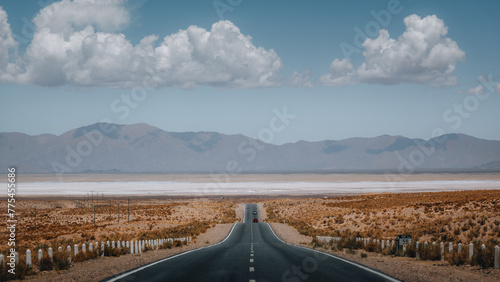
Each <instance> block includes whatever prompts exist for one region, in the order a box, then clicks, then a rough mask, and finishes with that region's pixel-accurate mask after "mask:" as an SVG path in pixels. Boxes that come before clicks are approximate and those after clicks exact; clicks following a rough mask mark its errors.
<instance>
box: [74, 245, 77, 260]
mask: <svg viewBox="0 0 500 282" xmlns="http://www.w3.org/2000/svg"><path fill="white" fill-rule="evenodd" d="M74 251H75V257H76V256H77V255H78V245H77V244H75V250H74Z"/></svg>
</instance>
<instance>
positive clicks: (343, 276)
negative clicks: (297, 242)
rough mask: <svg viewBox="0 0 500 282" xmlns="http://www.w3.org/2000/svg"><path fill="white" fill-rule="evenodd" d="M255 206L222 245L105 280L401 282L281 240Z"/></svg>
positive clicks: (248, 207)
mask: <svg viewBox="0 0 500 282" xmlns="http://www.w3.org/2000/svg"><path fill="white" fill-rule="evenodd" d="M258 218H259V216H258V210H257V205H256V204H247V205H246V206H245V218H244V222H243V223H236V224H235V225H234V226H233V228H232V229H231V232H230V233H229V235H228V236H227V237H226V239H224V240H223V241H222V242H221V243H219V244H216V245H213V246H209V247H205V248H201V249H197V250H192V251H188V252H185V253H182V254H178V255H175V256H172V257H168V258H165V259H162V260H159V261H157V262H154V263H151V264H148V265H145V266H142V267H139V268H136V269H134V270H131V271H128V272H125V273H122V274H119V275H116V276H114V277H112V278H110V279H108V280H107V281H230V282H236V281H245V282H252V281H258V282H264V281H283V282H300V281H398V280H396V279H394V278H392V277H390V276H388V275H386V274H383V273H381V272H378V271H376V270H372V269H370V268H367V267H365V266H362V265H358V264H355V263H352V262H349V261H347V260H344V259H342V258H338V257H334V256H332V255H328V254H325V253H321V252H317V251H314V250H311V249H308V248H304V247H298V246H293V245H289V244H287V243H285V242H283V241H281V240H280V239H279V238H278V237H277V236H276V235H275V234H274V232H273V231H272V229H271V227H270V225H269V224H267V223H260V222H258V223H254V222H253V221H254V219H257V220H258Z"/></svg>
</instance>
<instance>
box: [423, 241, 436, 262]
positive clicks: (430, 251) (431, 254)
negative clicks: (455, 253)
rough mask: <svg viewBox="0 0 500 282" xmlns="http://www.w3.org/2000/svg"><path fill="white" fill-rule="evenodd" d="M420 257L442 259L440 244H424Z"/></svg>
mask: <svg viewBox="0 0 500 282" xmlns="http://www.w3.org/2000/svg"><path fill="white" fill-rule="evenodd" d="M419 253H420V258H421V259H422V260H440V259H441V248H440V247H439V244H438V243H436V244H429V245H427V247H425V246H422V248H421V249H420V252H419Z"/></svg>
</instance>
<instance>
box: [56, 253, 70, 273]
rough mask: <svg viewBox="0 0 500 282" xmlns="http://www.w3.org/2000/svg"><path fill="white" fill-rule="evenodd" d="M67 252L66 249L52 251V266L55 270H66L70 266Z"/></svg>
mask: <svg viewBox="0 0 500 282" xmlns="http://www.w3.org/2000/svg"><path fill="white" fill-rule="evenodd" d="M68 257H69V254H68V252H67V251H63V252H54V256H53V259H54V268H55V269H56V270H66V269H69V267H70V262H69V260H68Z"/></svg>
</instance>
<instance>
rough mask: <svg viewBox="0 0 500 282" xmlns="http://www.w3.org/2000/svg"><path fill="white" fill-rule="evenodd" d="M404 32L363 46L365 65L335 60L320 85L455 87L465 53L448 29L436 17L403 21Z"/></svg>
mask: <svg viewBox="0 0 500 282" xmlns="http://www.w3.org/2000/svg"><path fill="white" fill-rule="evenodd" d="M404 24H405V26H406V31H405V32H404V33H403V34H402V35H401V36H399V37H398V38H397V39H394V38H391V37H390V35H389V32H388V31H387V30H385V29H381V30H380V31H379V36H378V37H377V38H375V39H371V38H367V39H366V40H365V41H364V42H363V47H364V51H363V56H364V57H365V60H364V62H363V63H362V64H361V66H359V67H358V68H354V66H353V65H352V64H351V62H350V61H349V60H348V59H343V60H339V59H335V60H334V61H333V62H332V64H331V66H330V73H329V74H326V75H323V76H321V77H320V83H321V84H323V85H345V84H355V83H378V84H399V83H416V84H428V85H431V86H436V87H439V86H454V85H456V84H457V81H458V78H457V77H456V76H455V74H454V73H453V71H454V70H455V66H456V64H457V62H458V61H463V60H464V59H465V52H464V51H463V50H461V49H460V48H459V47H458V45H457V43H456V42H455V41H453V40H451V39H450V38H448V37H446V35H447V33H448V28H447V26H446V25H445V24H444V21H443V20H441V19H439V18H438V17H437V16H435V15H432V16H427V17H425V18H421V17H419V16H417V15H410V16H408V17H406V18H405V19H404Z"/></svg>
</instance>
